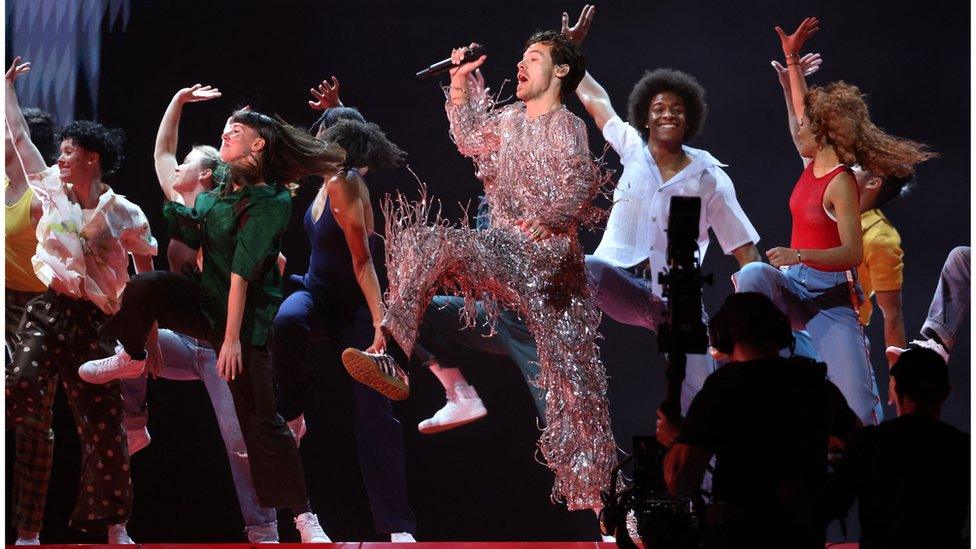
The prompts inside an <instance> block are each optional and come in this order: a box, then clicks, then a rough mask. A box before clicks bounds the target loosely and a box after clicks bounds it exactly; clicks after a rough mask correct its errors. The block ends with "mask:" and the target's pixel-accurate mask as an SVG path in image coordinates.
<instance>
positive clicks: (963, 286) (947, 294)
mask: <svg viewBox="0 0 976 549" xmlns="http://www.w3.org/2000/svg"><path fill="white" fill-rule="evenodd" d="M971 251H972V249H971V248H970V247H969V246H959V247H957V248H953V249H952V251H951V252H949V257H947V258H946V262H945V265H944V266H943V267H942V272H941V273H939V285H938V286H937V287H936V289H935V295H933V296H932V304H931V305H929V312H928V315H927V316H926V318H925V323H924V324H922V335H927V334H926V332H932V333H934V334H936V335H938V336H939V339H941V340H942V343H943V344H944V345H945V348H946V349H948V350H950V351H951V350H952V347H953V345H955V344H956V332H958V331H959V327H960V326H962V323H963V322H965V320H966V317H967V316H969V281H970V278H969V260H970V259H969V258H970V253H971Z"/></svg>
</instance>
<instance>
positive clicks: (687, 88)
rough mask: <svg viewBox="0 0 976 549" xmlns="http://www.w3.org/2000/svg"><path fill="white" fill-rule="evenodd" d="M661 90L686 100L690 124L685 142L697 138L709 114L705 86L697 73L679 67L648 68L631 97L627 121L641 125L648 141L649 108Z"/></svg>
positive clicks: (686, 129)
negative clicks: (696, 76) (695, 75)
mask: <svg viewBox="0 0 976 549" xmlns="http://www.w3.org/2000/svg"><path fill="white" fill-rule="evenodd" d="M661 92H671V93H674V94H676V95H677V96H678V97H680V98H681V100H682V101H684V103H685V119H686V121H687V126H686V128H685V137H684V139H683V141H690V140H691V139H693V138H695V137H697V136H698V134H700V133H701V131H702V128H703V127H704V126H705V116H706V115H707V114H708V105H707V104H705V88H703V87H702V85H701V84H699V83H698V80H697V79H696V78H695V77H694V76H692V75H690V74H688V73H686V72H682V71H679V70H675V69H655V70H653V71H647V72H645V73H644V76H643V77H642V78H641V79H640V80H638V81H637V83H636V84H634V89H632V90H630V98H629V99H628V100H627V121H628V122H630V125H631V126H633V127H635V128H637V131H639V132H640V134H641V136H642V137H643V138H644V140H645V141H646V140H647V136H648V133H649V132H648V130H647V111H648V109H649V108H650V106H651V100H652V99H654V96H655V95H657V94H659V93H661Z"/></svg>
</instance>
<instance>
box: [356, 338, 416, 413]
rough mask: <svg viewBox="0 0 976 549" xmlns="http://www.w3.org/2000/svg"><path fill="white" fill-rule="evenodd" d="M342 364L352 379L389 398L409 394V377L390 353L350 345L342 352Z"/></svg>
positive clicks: (395, 398)
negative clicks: (369, 350)
mask: <svg viewBox="0 0 976 549" xmlns="http://www.w3.org/2000/svg"><path fill="white" fill-rule="evenodd" d="M342 364H343V365H345V367H346V371H347V372H349V375H350V376H352V378H353V379H355V380H356V381H358V382H360V383H362V384H363V385H368V386H369V387H372V388H373V389H376V390H377V391H379V392H380V393H381V394H383V396H385V397H386V398H388V399H390V400H403V399H405V398H407V397H408V396H410V379H409V378H408V377H407V374H406V372H404V371H403V369H402V368H400V366H399V365H398V364H397V363H396V361H395V360H393V357H391V356H390V355H387V354H373V353H367V352H365V351H360V350H359V349H353V348H351V347H350V348H348V349H346V350H345V351H343V352H342Z"/></svg>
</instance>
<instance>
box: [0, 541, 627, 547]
mask: <svg viewBox="0 0 976 549" xmlns="http://www.w3.org/2000/svg"><path fill="white" fill-rule="evenodd" d="M7 547H14V546H13V545H7ZM37 547H41V548H45V549H89V548H90V549H97V548H106V547H119V548H122V547H127V548H129V549H205V548H207V547H216V548H219V549H270V548H271V547H275V548H276V549H277V548H280V549H311V548H312V547H315V548H316V549H318V548H321V549H616V547H617V544H616V543H605V542H597V541H438V542H418V543H390V542H379V541H363V542H360V541H349V542H335V543H316V544H314V545H312V544H303V543H279V544H274V545H267V544H254V543H136V544H135V545H109V544H91V545H82V544H78V545H46V544H45V545H39V546H37Z"/></svg>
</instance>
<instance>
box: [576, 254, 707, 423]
mask: <svg viewBox="0 0 976 549" xmlns="http://www.w3.org/2000/svg"><path fill="white" fill-rule="evenodd" d="M586 276H587V280H588V282H589V286H590V291H592V292H593V297H594V298H595V299H596V304H597V306H598V307H600V310H602V311H603V312H604V313H606V314H607V316H609V317H610V318H612V319H614V320H616V321H617V322H620V323H623V324H629V325H631V326H641V327H643V328H646V329H648V330H651V331H655V332H656V331H657V327H658V324H659V323H660V322H661V321H662V320H663V318H664V310H665V302H664V301H663V300H662V299H661V297H660V296H657V295H654V293H653V292H652V283H651V279H649V278H638V277H636V276H634V275H632V274H631V273H630V272H629V271H627V270H626V269H623V268H621V267H615V266H613V265H611V264H609V263H607V262H606V261H604V260H602V259H600V258H598V257H595V256H592V255H588V256H586ZM703 314H704V309H703ZM715 367H716V365H715V360H714V359H712V357H711V356H710V355H688V356H687V365H686V372H685V381H684V383H683V384H682V386H681V413H682V414H686V413H687V412H688V406H690V405H691V400H692V399H693V398H694V397H695V395H696V394H698V391H700V390H701V388H702V385H704V384H705V378H707V377H708V375H709V374H711V373H712V372H714V371H715Z"/></svg>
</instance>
